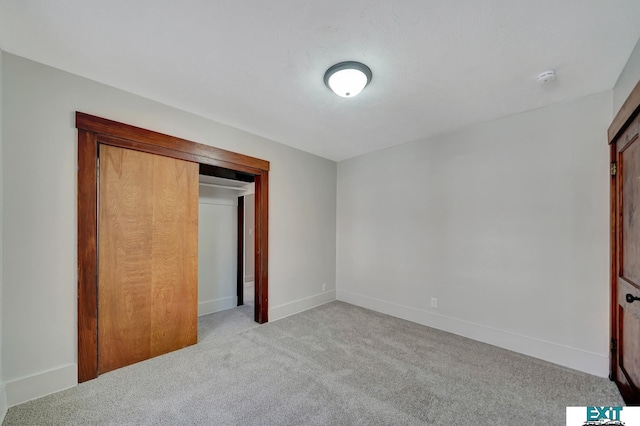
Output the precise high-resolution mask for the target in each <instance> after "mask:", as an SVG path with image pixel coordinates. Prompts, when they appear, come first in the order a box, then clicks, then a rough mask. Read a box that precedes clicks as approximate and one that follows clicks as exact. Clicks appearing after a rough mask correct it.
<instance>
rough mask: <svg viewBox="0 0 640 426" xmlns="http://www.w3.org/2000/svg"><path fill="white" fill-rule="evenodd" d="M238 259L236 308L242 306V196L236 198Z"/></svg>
mask: <svg viewBox="0 0 640 426" xmlns="http://www.w3.org/2000/svg"><path fill="white" fill-rule="evenodd" d="M237 228H238V230H237V238H238V245H237V248H238V252H237V256H238V259H237V261H236V265H237V270H236V293H237V296H238V303H237V305H238V306H242V305H244V195H241V196H239V197H238V223H237Z"/></svg>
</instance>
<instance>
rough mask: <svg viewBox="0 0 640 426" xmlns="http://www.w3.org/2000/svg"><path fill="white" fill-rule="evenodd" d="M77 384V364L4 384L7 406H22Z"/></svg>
mask: <svg viewBox="0 0 640 426" xmlns="http://www.w3.org/2000/svg"><path fill="white" fill-rule="evenodd" d="M77 384H78V366H77V364H68V365H65V366H62V367H59V368H56V369H53V370H49V371H44V372H42V373H39V374H34V375H33V376H28V377H23V378H22V379H17V380H12V381H10V382H7V383H5V386H6V392H7V406H8V407H13V406H14V405H18V404H22V403H23V402H27V401H31V400H32V399H36V398H41V397H43V396H46V395H49V394H51V393H54V392H59V391H61V390H65V389H69V388H72V387H74V386H76V385H77Z"/></svg>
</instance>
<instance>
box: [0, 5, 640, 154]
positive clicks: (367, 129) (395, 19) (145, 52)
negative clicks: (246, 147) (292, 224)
mask: <svg viewBox="0 0 640 426" xmlns="http://www.w3.org/2000/svg"><path fill="white" fill-rule="evenodd" d="M0 1H1V3H0V43H1V44H0V47H1V48H2V49H3V50H5V51H8V52H11V53H14V54H17V55H20V56H24V57H26V58H30V59H33V60H35V61H38V62H42V63H44V64H47V65H51V66H54V67H57V68H60V69H63V70H66V71H70V72H72V73H75V74H79V75H82V76H85V77H88V78H90V79H93V80H97V81H100V82H103V83H106V84H109V85H112V86H115V87H118V88H121V89H124V90H127V91H129V92H133V93H136V94H139V95H142V96H145V97H147V98H151V99H154V100H157V101H160V102H163V103H166V104H169V105H172V106H175V107H178V108H181V109H184V110H187V111H191V112H193V113H196V114H199V115H202V116H205V117H208V118H211V119H213V120H216V121H220V122H222V123H225V124H229V125H232V126H234V127H237V128H240V129H244V130H247V131H249V132H252V133H255V134H258V135H262V136H265V137H268V138H271V139H274V140H276V141H278V142H282V143H285V144H287V145H291V146H294V147H297V148H300V149H302V150H305V151H309V152H312V153H315V154H318V155H321V156H323V157H327V158H330V159H333V160H337V161H339V160H343V159H346V158H350V157H353V156H357V155H360V154H363V153H367V152H371V151H374V150H378V149H381V148H386V147H389V146H393V145H398V144H401V143H404V142H408V141H412V140H417V139H421V138H425V137H428V136H431V135H434V134H438V133H443V132H447V131H450V130H453V129H456V128H460V127H463V126H467V125H470V124H473V123H478V122H482V121H487V120H491V119H495V118H498V117H502V116H505V115H509V114H514V113H518V112H522V111H526V110H531V109H534V108H538V107H541V106H544V105H548V104H551V103H555V102H559V101H564V100H570V99H575V98H578V97H581V96H585V95H588V94H592V93H596V92H601V91H604V90H609V89H611V88H612V87H613V85H614V84H615V81H616V79H617V77H618V76H619V74H620V72H621V70H622V68H623V66H624V64H625V62H626V61H627V59H628V57H629V55H630V53H631V50H632V49H633V47H634V45H635V43H636V41H637V40H638V38H639V37H640V1H638V0H553V1H550V0H538V1H531V0H485V1H478V0H449V1H446V0H439V1H435V0H401V1H381V0H378V1H371V0H368V1H365V0H349V1H344V0H325V1H322V2H319V1H316V2H307V1H300V0H270V1H264V0H244V1H238V0H229V1H221V0H182V1H175V0H136V1H132V0H100V1H98V0H55V1H51V0H0ZM345 60H356V61H361V62H364V63H365V64H367V65H368V66H369V67H370V68H371V70H372V71H373V81H372V83H371V84H370V85H369V86H368V87H367V88H366V89H365V90H364V91H363V92H362V93H361V94H360V95H359V96H358V97H356V98H352V99H344V98H340V97H338V96H336V95H334V94H333V93H332V92H330V91H329V90H328V89H327V88H326V87H325V86H324V83H323V80H322V78H323V74H324V72H325V70H326V69H327V68H329V67H330V66H331V65H333V64H335V63H337V62H341V61H345ZM550 68H552V69H555V70H556V71H557V74H558V79H557V80H556V81H555V82H553V83H552V84H550V85H548V86H539V85H537V84H536V81H535V80H536V77H537V75H538V74H539V73H540V72H542V71H545V70H547V69H550Z"/></svg>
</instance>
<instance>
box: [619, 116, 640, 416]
mask: <svg viewBox="0 0 640 426" xmlns="http://www.w3.org/2000/svg"><path fill="white" fill-rule="evenodd" d="M639 133H640V116H638V117H636V118H635V120H634V121H633V122H631V123H630V124H629V126H628V127H627V129H626V130H625V131H624V133H622V135H621V136H620V137H619V138H618V141H617V143H616V148H617V158H616V163H617V169H618V170H617V173H616V179H617V188H618V194H617V200H618V203H617V206H616V217H617V218H618V226H617V229H616V241H617V247H616V250H617V253H616V258H617V261H618V265H617V277H616V280H617V282H616V289H617V290H616V305H615V309H616V311H617V315H616V316H617V323H616V324H615V336H616V337H615V339H616V341H617V345H616V346H617V348H615V349H617V351H616V352H617V353H615V352H614V354H613V356H617V360H616V361H617V362H616V364H617V371H616V375H615V377H616V382H617V384H618V387H619V388H620V391H621V393H622V395H623V397H624V399H625V401H626V402H627V404H640V135H639Z"/></svg>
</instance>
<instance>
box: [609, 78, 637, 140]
mask: <svg viewBox="0 0 640 426" xmlns="http://www.w3.org/2000/svg"><path fill="white" fill-rule="evenodd" d="M638 106H640V81H638V83H637V84H636V87H634V88H633V90H632V91H631V93H630V94H629V97H628V98H627V100H626V101H624V104H623V105H622V107H621V108H620V111H618V113H617V114H616V117H615V118H614V119H613V122H612V123H611V125H610V126H609V130H608V131H607V135H608V137H609V143H612V142H613V141H614V139H615V138H617V137H618V135H620V133H621V132H623V131H624V129H625V128H626V127H627V126H628V125H629V123H630V122H631V120H633V119H634V118H635V117H636V115H638V113H640V109H639V108H638Z"/></svg>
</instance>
